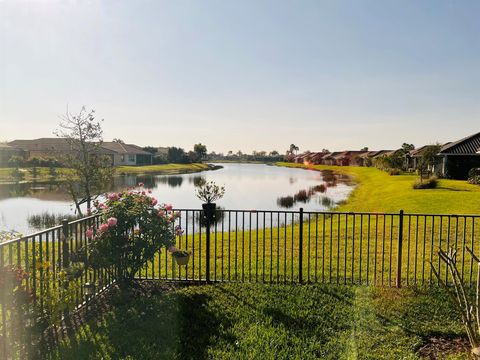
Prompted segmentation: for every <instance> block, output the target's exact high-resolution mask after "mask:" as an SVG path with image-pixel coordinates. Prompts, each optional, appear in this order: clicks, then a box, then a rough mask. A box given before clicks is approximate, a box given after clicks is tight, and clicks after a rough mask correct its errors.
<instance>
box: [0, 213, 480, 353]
mask: <svg viewBox="0 0 480 360" xmlns="http://www.w3.org/2000/svg"><path fill="white" fill-rule="evenodd" d="M176 211H179V212H180V214H181V216H180V218H179V219H178V220H177V223H176V224H175V225H174V226H176V225H180V226H181V227H182V228H183V229H184V233H183V235H182V236H179V237H178V238H177V248H179V249H182V250H187V251H188V252H189V253H190V257H189V261H188V264H187V265H178V264H177V263H176V261H175V259H174V258H173V257H172V255H171V253H170V252H168V251H167V250H166V249H164V248H162V249H159V250H158V252H157V254H156V256H155V258H154V259H153V261H151V262H148V263H147V264H145V267H144V268H143V269H142V270H141V271H139V273H138V274H137V276H138V278H140V279H168V280H175V281H204V282H225V281H230V282H264V283H287V282H288V283H332V284H365V285H380V286H397V287H400V286H417V285H418V286H424V285H435V284H438V279H436V278H435V276H434V273H433V268H432V266H434V267H435V268H436V269H437V271H438V272H439V273H440V275H441V277H442V278H443V279H445V281H447V282H448V281H449V274H448V272H447V271H446V268H445V264H443V263H442V262H441V261H440V258H439V256H438V250H439V249H444V250H446V249H448V248H450V247H454V248H457V249H458V253H457V263H458V267H459V271H460V274H461V277H462V279H463V280H464V281H465V282H467V283H469V284H473V283H474V282H475V281H476V278H477V271H476V270H475V271H474V269H475V267H476V264H474V259H473V258H472V256H471V255H470V253H469V251H468V250H467V249H466V248H467V247H468V248H469V249H471V251H473V253H475V254H477V256H480V243H479V240H480V215H478V216H477V215H436V214H406V213H403V211H399V212H398V213H352V212H348V213H346V212H343V213H340V212H306V211H303V210H302V209H300V211H256V210H217V212H216V219H215V221H213V222H212V223H210V224H207V222H206V220H205V217H204V213H203V211H202V210H196V209H179V210H176ZM99 223H100V216H99V215H96V216H90V217H87V218H84V219H80V220H76V221H72V222H66V221H65V222H64V223H63V224H62V225H60V226H56V227H53V228H51V229H47V230H44V231H41V232H38V233H35V234H31V235H28V236H24V237H22V238H19V239H15V240H10V241H7V242H4V243H1V244H0V268H2V269H4V268H6V267H12V266H15V267H21V268H22V269H24V270H25V271H26V272H27V273H28V278H26V279H25V280H22V281H23V285H24V286H25V288H26V289H27V290H28V291H29V292H30V293H31V294H32V304H31V306H32V307H35V308H38V309H40V311H41V312H42V313H45V312H46V311H52V307H54V306H55V304H52V303H51V300H48V299H50V298H49V297H48V296H45V295H49V294H51V293H52V292H54V291H58V290H59V289H60V291H61V292H62V291H63V293H62V294H63V295H64V296H68V298H69V301H70V302H73V308H76V307H78V306H81V305H82V304H85V303H86V302H87V301H88V299H89V298H90V297H91V296H93V295H94V293H97V292H98V291H99V290H101V289H105V288H108V286H110V285H111V284H112V283H113V282H114V279H112V278H110V277H109V275H108V273H107V272H104V271H92V270H88V271H83V272H82V274H81V276H79V277H72V278H69V277H68V276H71V274H65V272H66V271H68V270H69V268H70V265H71V264H72V263H74V262H78V261H83V262H85V261H87V259H72V257H73V256H74V254H75V250H76V249H80V248H82V247H84V245H85V244H86V243H87V241H88V239H87V237H86V235H85V232H86V230H87V228H88V227H90V226H91V225H93V224H96V225H97V226H98V225H99ZM86 265H88V264H86ZM70 271H71V270H70ZM65 277H66V278H67V279H68V283H69V284H70V285H72V286H70V288H69V289H68V291H67V290H66V289H64V288H63V287H64V285H62V286H61V287H60V288H59V284H64V283H65ZM0 280H1V279H0ZM92 284H95V291H93V293H92V291H91V285H92ZM4 285H5V284H0V286H4ZM4 293H5V291H4V289H1V295H0V300H1V301H0V316H1V318H0V358H9V357H15V356H13V355H15V354H16V353H15V352H16V351H17V350H15V349H16V348H15V344H14V342H15V338H14V336H15V333H14V332H15V329H14V328H15V326H14V323H15V321H14V320H15V319H14V315H15V313H14V309H12V306H11V304H8V302H7V301H5V296H4ZM57 300H58V302H59V303H61V302H62V301H63V299H62V297H61V296H60V297H58V299H57ZM46 301H48V302H49V303H46ZM47 308H48V309H47ZM65 311H67V310H65ZM22 351H28V350H22Z"/></svg>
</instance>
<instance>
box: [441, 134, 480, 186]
mask: <svg viewBox="0 0 480 360" xmlns="http://www.w3.org/2000/svg"><path fill="white" fill-rule="evenodd" d="M438 156H439V158H440V160H441V175H442V176H444V177H446V178H451V179H467V178H468V172H469V171H470V169H472V168H480V132H479V133H476V134H473V135H470V136H467V137H465V138H463V139H460V140H457V141H454V142H451V143H447V144H445V145H443V146H442V148H441V149H440V152H439V153H438Z"/></svg>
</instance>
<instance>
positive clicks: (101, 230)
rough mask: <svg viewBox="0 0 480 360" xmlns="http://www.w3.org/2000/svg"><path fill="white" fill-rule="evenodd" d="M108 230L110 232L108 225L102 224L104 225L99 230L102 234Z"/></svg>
mask: <svg viewBox="0 0 480 360" xmlns="http://www.w3.org/2000/svg"><path fill="white" fill-rule="evenodd" d="M107 230H108V224H102V225H100V228H99V229H98V231H100V232H101V233H103V232H105V231H107Z"/></svg>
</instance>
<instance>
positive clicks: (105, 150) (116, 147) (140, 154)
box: [8, 138, 152, 166]
mask: <svg viewBox="0 0 480 360" xmlns="http://www.w3.org/2000/svg"><path fill="white" fill-rule="evenodd" d="M8 145H9V146H11V147H13V148H16V149H20V150H23V151H24V152H25V153H26V157H27V158H32V157H39V158H48V157H53V158H57V159H60V158H61V156H62V155H64V154H66V153H67V154H68V153H71V152H74V151H75V150H74V149H73V148H72V147H71V145H70V143H69V142H68V141H67V140H66V139H65V138H40V139H33V140H14V141H11V142H10V143H8ZM99 151H100V152H101V153H102V154H103V155H107V156H110V157H111V159H112V164H113V165H114V166H118V165H151V164H152V154H151V153H149V152H146V151H144V150H142V148H141V147H139V146H137V145H132V144H122V143H117V142H103V143H102V145H101V146H100V149H99Z"/></svg>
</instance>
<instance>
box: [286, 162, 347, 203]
mask: <svg viewBox="0 0 480 360" xmlns="http://www.w3.org/2000/svg"><path fill="white" fill-rule="evenodd" d="M321 174H322V177H321V179H319V180H322V181H323V183H322V184H318V185H315V186H311V187H310V188H308V190H305V189H302V190H299V191H298V192H297V193H295V194H294V195H293V196H291V195H288V196H280V197H278V198H277V205H278V206H279V207H281V208H284V209H290V208H292V207H293V206H294V205H296V204H302V206H303V204H307V203H309V202H311V201H312V199H316V200H317V202H318V204H320V205H321V206H322V208H324V209H327V210H328V209H331V208H332V207H334V206H335V205H336V204H338V202H336V201H335V199H334V198H335V194H334V195H333V196H332V197H328V196H318V194H323V193H325V192H327V189H329V188H334V187H336V186H338V184H343V185H346V186H352V183H351V180H350V178H349V177H348V176H346V175H342V174H336V173H334V172H333V171H332V170H322V171H321ZM290 183H291V184H292V182H291V181H290ZM342 200H344V199H339V201H342Z"/></svg>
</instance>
